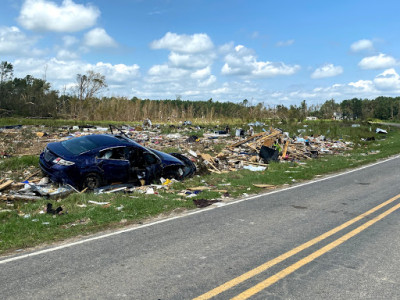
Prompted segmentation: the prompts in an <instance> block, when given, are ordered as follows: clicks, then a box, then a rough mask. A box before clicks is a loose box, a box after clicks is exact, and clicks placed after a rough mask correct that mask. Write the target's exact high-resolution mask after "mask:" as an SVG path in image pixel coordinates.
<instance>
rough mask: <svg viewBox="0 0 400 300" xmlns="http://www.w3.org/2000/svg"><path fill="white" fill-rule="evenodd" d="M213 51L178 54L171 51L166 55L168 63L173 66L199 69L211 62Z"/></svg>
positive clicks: (213, 57)
mask: <svg viewBox="0 0 400 300" xmlns="http://www.w3.org/2000/svg"><path fill="white" fill-rule="evenodd" d="M214 59H215V55H214V54H213V53H204V54H203V53H197V54H179V53H176V52H171V53H170V54H169V56H168V60H169V65H170V66H171V67H174V68H183V69H201V68H204V67H207V66H209V65H210V64H212V63H213V61H214Z"/></svg>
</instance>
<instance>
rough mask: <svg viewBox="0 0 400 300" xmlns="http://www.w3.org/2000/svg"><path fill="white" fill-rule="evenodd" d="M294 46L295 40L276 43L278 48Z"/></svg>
mask: <svg viewBox="0 0 400 300" xmlns="http://www.w3.org/2000/svg"><path fill="white" fill-rule="evenodd" d="M293 44H294V40H287V41H279V42H277V43H276V46H277V47H288V46H291V45H293Z"/></svg>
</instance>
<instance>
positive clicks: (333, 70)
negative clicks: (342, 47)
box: [311, 64, 343, 79]
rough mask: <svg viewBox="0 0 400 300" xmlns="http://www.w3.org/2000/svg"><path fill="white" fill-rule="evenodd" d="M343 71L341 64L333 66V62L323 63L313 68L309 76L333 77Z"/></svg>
mask: <svg viewBox="0 0 400 300" xmlns="http://www.w3.org/2000/svg"><path fill="white" fill-rule="evenodd" d="M342 73H343V68H342V67H341V66H334V65H333V64H325V65H323V66H322V67H320V68H317V69H315V71H314V72H313V73H312V74H311V78H314V79H318V78H326V77H334V76H337V75H340V74H342Z"/></svg>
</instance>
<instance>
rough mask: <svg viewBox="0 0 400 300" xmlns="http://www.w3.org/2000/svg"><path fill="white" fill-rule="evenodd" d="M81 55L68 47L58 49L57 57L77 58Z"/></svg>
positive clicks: (63, 58) (65, 58)
mask: <svg viewBox="0 0 400 300" xmlns="http://www.w3.org/2000/svg"><path fill="white" fill-rule="evenodd" d="M78 57H79V56H78V54H77V53H76V52H74V51H70V50H67V49H60V50H58V51H57V59H60V60H75V59H77V58H78Z"/></svg>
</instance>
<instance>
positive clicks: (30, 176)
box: [23, 170, 41, 181]
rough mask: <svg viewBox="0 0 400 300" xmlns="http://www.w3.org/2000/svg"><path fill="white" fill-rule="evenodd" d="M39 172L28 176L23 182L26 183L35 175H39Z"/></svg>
mask: <svg viewBox="0 0 400 300" xmlns="http://www.w3.org/2000/svg"><path fill="white" fill-rule="evenodd" d="M40 171H41V170H38V171H36V172H35V173H32V174H31V175H29V176H28V177H26V178H25V179H24V180H23V181H27V180H29V179H31V178H32V177H33V176H36V175H37V174H39V173H40Z"/></svg>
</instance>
